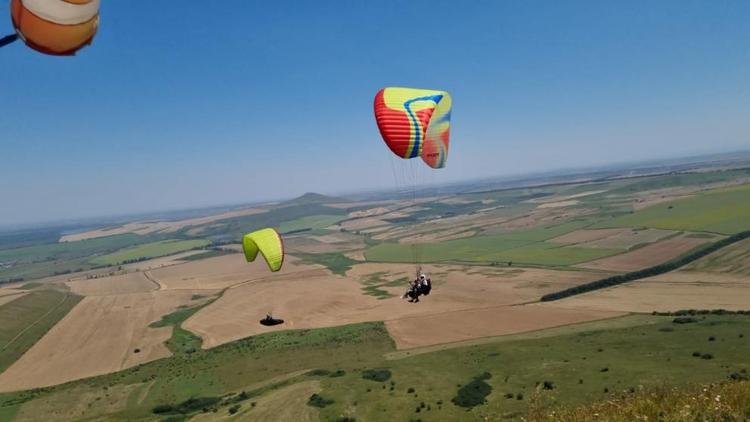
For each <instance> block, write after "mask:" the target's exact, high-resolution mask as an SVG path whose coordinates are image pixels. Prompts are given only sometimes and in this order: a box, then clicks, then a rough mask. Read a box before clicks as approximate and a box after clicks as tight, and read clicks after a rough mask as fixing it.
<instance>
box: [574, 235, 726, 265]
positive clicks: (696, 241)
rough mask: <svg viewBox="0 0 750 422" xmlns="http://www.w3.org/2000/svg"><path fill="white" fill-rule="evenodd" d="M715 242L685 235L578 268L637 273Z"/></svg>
mask: <svg viewBox="0 0 750 422" xmlns="http://www.w3.org/2000/svg"><path fill="white" fill-rule="evenodd" d="M714 240H716V238H695V237H687V236H684V235H683V236H678V237H674V238H671V239H667V240H663V241H661V242H656V243H652V244H650V245H647V246H644V247H642V248H638V249H636V250H633V251H631V252H627V253H624V254H620V255H615V256H610V257H607V258H602V259H598V260H596V261H591V262H587V263H585V264H580V265H577V267H580V268H590V269H597V270H606V271H623V272H627V271H636V270H640V269H643V268H648V267H652V266H654V265H658V264H661V263H664V262H667V261H669V260H670V259H672V258H676V257H678V256H680V255H682V254H684V253H686V252H688V251H690V250H691V249H693V248H696V247H698V246H700V245H702V244H704V243H706V242H708V241H714Z"/></svg>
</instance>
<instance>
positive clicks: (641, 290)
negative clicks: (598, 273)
mask: <svg viewBox="0 0 750 422" xmlns="http://www.w3.org/2000/svg"><path fill="white" fill-rule="evenodd" d="M554 303H555V306H560V307H565V308H568V309H580V310H584V309H589V310H609V311H623V312H653V311H677V310H680V309H729V310H745V309H747V308H748V304H750V279H748V278H747V277H745V276H742V275H733V274H716V273H701V272H693V271H675V272H671V273H667V274H663V275H660V276H656V277H651V278H646V279H643V280H638V281H634V282H632V283H627V284H623V285H621V286H617V287H612V288H609V289H604V290H598V291H595V292H591V293H585V294H582V295H578V296H574V297H570V298H566V299H562V300H560V301H556V302H554Z"/></svg>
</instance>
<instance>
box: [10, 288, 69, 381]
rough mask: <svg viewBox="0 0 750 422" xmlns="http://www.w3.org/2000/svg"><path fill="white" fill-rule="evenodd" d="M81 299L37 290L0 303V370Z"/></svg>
mask: <svg viewBox="0 0 750 422" xmlns="http://www.w3.org/2000/svg"><path fill="white" fill-rule="evenodd" d="M81 299H82V297H81V296H77V295H74V294H72V293H69V292H61V291H58V290H37V291H33V292H31V293H29V294H27V295H25V296H23V297H20V298H18V299H16V300H14V301H12V302H8V303H6V304H4V305H3V306H0V372H2V371H4V370H5V369H7V368H8V367H9V366H10V365H11V364H13V362H15V361H16V360H18V358H20V357H21V355H23V354H24V353H25V352H26V351H27V350H28V349H29V348H31V346H33V345H34V343H36V342H37V341H39V339H41V338H42V336H44V334H46V333H47V331H49V330H50V329H51V328H52V327H53V326H54V325H55V324H57V322H58V321H60V320H61V319H62V318H63V317H64V316H65V315H66V314H67V313H68V312H70V310H71V309H73V307H74V306H75V305H76V304H77V303H78V302H80V301H81Z"/></svg>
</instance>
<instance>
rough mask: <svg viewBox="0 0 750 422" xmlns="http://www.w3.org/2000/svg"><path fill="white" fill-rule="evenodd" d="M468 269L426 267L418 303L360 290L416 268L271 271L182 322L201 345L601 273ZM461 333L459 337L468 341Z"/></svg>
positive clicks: (419, 311) (532, 293)
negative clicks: (269, 317) (264, 321)
mask: <svg viewBox="0 0 750 422" xmlns="http://www.w3.org/2000/svg"><path fill="white" fill-rule="evenodd" d="M468 268H471V267H460V266H425V270H426V271H428V272H429V273H430V274H431V277H432V279H433V285H434V289H433V293H432V294H430V296H428V297H426V298H425V299H424V300H423V301H422V302H421V303H418V304H411V303H408V302H405V301H404V300H402V299H401V298H399V297H387V298H382V299H378V298H377V297H375V296H373V295H368V294H365V293H366V291H364V290H363V287H365V285H364V284H363V282H364V281H365V280H366V279H369V278H371V277H373V276H375V277H379V278H382V279H383V283H386V282H389V281H393V280H398V279H400V278H402V277H413V273H414V267H413V266H412V265H408V264H401V265H394V264H360V265H356V266H355V267H354V268H352V269H351V270H350V271H349V272H348V273H347V276H346V277H341V276H335V275H332V274H330V273H329V272H328V271H327V270H324V269H314V270H306V271H301V272H298V273H294V274H287V275H283V276H269V277H267V278H265V279H262V280H256V281H253V282H249V283H245V284H242V285H239V286H236V287H234V288H231V289H229V290H228V291H226V292H225V293H224V295H223V297H222V298H221V299H219V300H217V301H216V302H214V303H212V304H211V305H209V306H207V307H206V308H203V309H202V310H200V311H199V312H198V313H196V314H195V315H193V316H192V317H191V318H189V319H188V320H187V321H186V322H185V323H184V324H183V327H184V328H186V329H188V330H190V331H193V332H194V333H196V334H198V335H200V336H201V337H203V339H204V342H203V345H204V347H206V348H211V347H215V346H218V345H220V344H223V343H227V342H229V341H232V340H236V339H240V338H243V337H247V336H252V335H256V334H260V333H264V332H268V331H272V330H284V329H293V328H320V327H332V326H336V325H344V324H351V323H356V322H365V321H382V320H396V319H399V318H404V317H414V316H424V315H431V314H440V313H445V312H449V311H457V310H467V309H476V308H484V307H490V306H494V307H497V306H498V305H512V304H518V303H523V302H528V301H532V300H536V299H538V298H539V296H541V295H542V294H544V293H547V292H551V291H556V290H559V289H561V288H566V287H570V286H573V285H578V284H581V283H584V282H588V281H591V280H593V279H596V278H597V275H595V274H589V273H584V272H572V271H550V270H537V269H533V270H525V269H512V270H500V269H490V268H481V269H478V270H476V271H467V269H468ZM404 289H405V286H402V287H399V286H389V287H384V288H383V289H382V290H385V291H386V292H388V293H390V294H392V295H393V294H395V295H398V294H400V293H401V292H403V290H404ZM514 309H515V308H514ZM267 312H272V313H273V314H274V316H277V317H279V318H283V319H284V320H285V323H284V324H283V325H280V326H276V327H265V326H262V325H260V324H259V323H258V320H259V319H261V318H262V317H263V316H264V315H265V314H266V313H267ZM496 323H497V324H501V325H502V324H503V323H504V322H503V321H496ZM456 335H459V334H456ZM459 337H460V338H458V339H456V340H460V339H463V337H462V336H460V335H459ZM456 340H450V339H449V340H445V339H440V341H456ZM436 341H437V340H436Z"/></svg>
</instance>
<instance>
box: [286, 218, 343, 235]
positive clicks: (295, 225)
mask: <svg viewBox="0 0 750 422" xmlns="http://www.w3.org/2000/svg"><path fill="white" fill-rule="evenodd" d="M342 218H343V217H342V216H340V215H325V214H323V215H311V216H308V217H302V218H298V219H296V220H292V221H285V222H283V223H281V224H280V225H279V231H280V232H281V233H288V232H294V231H300V230H316V229H324V228H326V227H328V226H332V225H334V224H336V223H338V222H339V221H341V220H342Z"/></svg>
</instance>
